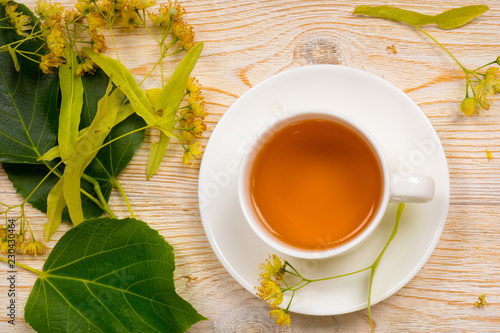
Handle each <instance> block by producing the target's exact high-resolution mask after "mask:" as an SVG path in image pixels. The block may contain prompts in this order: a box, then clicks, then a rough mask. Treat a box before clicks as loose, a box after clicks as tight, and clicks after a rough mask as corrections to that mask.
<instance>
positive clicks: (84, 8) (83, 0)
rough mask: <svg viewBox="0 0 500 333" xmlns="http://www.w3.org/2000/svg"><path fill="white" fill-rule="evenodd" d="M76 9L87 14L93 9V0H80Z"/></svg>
mask: <svg viewBox="0 0 500 333" xmlns="http://www.w3.org/2000/svg"><path fill="white" fill-rule="evenodd" d="M75 8H76V10H78V11H79V12H80V14H82V15H85V14H87V13H88V12H90V10H91V9H92V1H91V0H78V2H77V4H76V5H75Z"/></svg>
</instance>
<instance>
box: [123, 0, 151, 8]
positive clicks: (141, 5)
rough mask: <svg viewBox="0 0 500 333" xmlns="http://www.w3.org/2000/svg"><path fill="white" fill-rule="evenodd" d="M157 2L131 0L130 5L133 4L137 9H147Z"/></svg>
mask: <svg viewBox="0 0 500 333" xmlns="http://www.w3.org/2000/svg"><path fill="white" fill-rule="evenodd" d="M155 4H156V1H155V0H130V1H129V6H132V7H133V8H134V10H135V9H139V10H142V9H146V8H149V7H152V6H154V5H155Z"/></svg>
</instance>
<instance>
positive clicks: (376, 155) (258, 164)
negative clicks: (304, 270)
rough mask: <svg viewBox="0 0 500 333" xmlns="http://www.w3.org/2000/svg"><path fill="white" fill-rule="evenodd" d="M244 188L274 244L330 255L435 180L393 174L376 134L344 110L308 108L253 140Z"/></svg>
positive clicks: (245, 199) (246, 206)
mask: <svg viewBox="0 0 500 333" xmlns="http://www.w3.org/2000/svg"><path fill="white" fill-rule="evenodd" d="M238 196H239V201H240V205H241V208H242V211H243V214H244V215H245V218H246V220H247V222H248V223H249V225H250V227H251V228H252V230H253V231H254V232H255V233H256V234H257V235H258V236H259V237H260V238H261V239H262V240H263V241H264V242H265V243H267V244H268V245H270V246H271V247H273V248H274V249H275V250H277V251H279V252H282V253H284V254H288V255H291V256H294V257H299V258H306V259H307V258H310V259H312V258H326V257H331V256H335V255H339V254H341V253H344V252H346V251H348V250H350V249H352V248H353V247H355V246H357V245H358V244H360V243H361V242H362V241H363V240H364V239H366V238H367V237H368V236H369V235H370V234H371V233H372V232H373V231H374V230H375V228H376V227H377V225H378V224H379V223H380V221H381V220H382V217H383V215H384V214H385V211H386V209H387V205H388V204H389V202H401V201H405V202H427V201H430V200H432V198H433V196H434V181H433V179H432V178H430V177H428V176H424V175H416V176H412V177H402V176H400V175H397V174H395V175H390V173H389V170H388V166H387V161H386V159H385V157H384V155H383V153H382V150H381V149H380V147H379V145H378V144H377V142H376V141H375V139H374V138H373V136H372V135H371V134H370V133H369V132H368V131H367V130H366V129H364V128H363V127H362V126H360V125H359V124H357V123H356V122H355V121H353V120H351V119H349V118H348V117H346V116H345V115H342V114H338V113H334V112H331V111H325V110H308V111H300V112H295V113H291V114H287V115H285V116H283V117H280V118H277V119H275V120H274V121H272V122H271V123H270V124H269V125H267V126H266V127H265V128H263V129H262V130H261V131H260V132H259V133H258V134H257V135H256V137H255V138H254V139H253V140H252V141H251V143H250V144H249V146H248V147H247V149H246V151H245V153H244V155H243V158H242V161H241V165H240V170H239V174H238Z"/></svg>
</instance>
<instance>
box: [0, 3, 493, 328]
mask: <svg viewBox="0 0 500 333" xmlns="http://www.w3.org/2000/svg"><path fill="white" fill-rule="evenodd" d="M157 2H158V3H162V2H164V1H161V0H158V1H157ZM24 3H26V4H27V6H28V7H29V8H31V9H33V8H34V7H35V1H34V0H27V1H24ZM62 3H63V4H64V5H65V6H67V7H71V6H72V5H73V4H74V3H75V1H74V0H64V1H62ZM181 3H182V5H183V6H184V7H185V8H186V10H187V13H186V15H185V18H186V20H187V21H188V22H190V23H191V24H192V25H193V27H194V29H195V31H196V39H197V40H202V41H204V42H205V50H204V52H203V55H202V57H201V58H200V61H199V63H198V65H197V67H196V69H195V74H196V76H197V77H198V80H199V81H200V83H201V84H202V85H203V90H204V93H205V96H206V100H207V107H208V111H209V113H210V114H209V116H208V117H207V123H208V126H209V130H208V131H207V132H206V133H205V134H204V136H203V144H206V142H207V140H208V138H209V137H210V134H211V131H212V130H213V128H214V127H215V126H216V124H217V122H218V121H219V120H220V118H221V116H222V115H223V114H224V112H225V111H226V110H227V108H228V107H229V106H230V105H232V104H233V103H234V102H235V101H236V99H237V98H238V97H239V96H241V95H242V94H243V93H245V92H246V91H247V90H248V89H249V88H250V87H252V86H254V85H255V84H257V83H259V82H260V81H262V80H263V79H265V78H267V77H269V76H271V75H273V74H275V73H278V72H281V71H284V70H286V69H289V68H293V67H298V66H303V65H309V64H318V63H328V64H341V65H346V66H352V67H356V68H360V69H363V70H366V71H368V72H371V73H374V74H376V75H379V76H381V77H383V78H385V79H386V80H388V81H390V82H391V83H393V84H394V85H395V86H396V87H398V88H400V89H402V90H403V91H405V92H406V93H407V94H408V95H409V96H410V97H411V98H412V99H413V100H414V101H415V102H416V103H417V104H418V105H419V106H420V107H421V108H422V110H423V112H424V113H425V114H426V115H427V117H428V118H429V120H430V121H431V123H432V124H433V126H434V127H435V129H436V131H437V133H438V135H439V137H440V138H441V140H442V144H443V147H444V150H445V153H446V156H447V160H448V164H449V169H450V177H451V206H450V212H449V216H448V219H447V223H446V226H445V229H444V231H443V234H442V237H441V239H440V241H439V243H438V245H437V248H436V250H435V251H434V253H433V255H432V256H431V258H430V259H429V261H428V262H427V263H426V265H425V266H424V267H423V269H422V270H421V271H420V272H419V273H418V274H417V276H416V277H415V278H414V279H412V280H411V281H410V282H409V283H408V285H406V286H405V287H404V288H403V289H401V290H400V291H399V292H397V293H396V294H395V295H394V296H392V297H390V298H389V299H387V300H386V301H384V302H382V303H381V304H378V305H376V306H374V307H373V317H374V320H375V323H376V331H377V332H500V306H499V304H500V260H499V258H500V245H499V242H498V239H499V233H500V232H499V231H498V230H499V228H498V216H499V214H500V164H499V163H500V162H499V160H500V148H499V147H500V135H499V133H500V100H498V98H497V101H496V102H494V103H493V104H492V107H491V108H490V110H488V111H484V112H482V113H481V115H479V116H477V117H472V118H467V117H464V116H463V115H462V114H461V113H460V111H459V104H460V101H461V100H462V99H463V97H464V87H465V85H464V82H465V81H464V76H463V72H461V70H460V68H459V67H458V66H457V65H456V64H455V63H454V62H453V60H452V59H451V58H449V57H448V56H447V55H446V54H445V53H444V52H443V50H441V49H440V48H439V47H437V46H436V45H435V44H433V43H432V41H430V40H429V39H428V38H426V37H425V36H424V35H423V34H422V33H420V32H418V31H416V30H415V29H412V28H410V27H408V26H406V25H404V24H400V23H395V22H389V21H385V20H381V19H376V18H362V17H356V16H353V15H351V13H352V10H353V9H354V7H355V6H356V5H359V4H369V5H380V4H385V5H399V6H402V7H403V6H404V8H406V9H410V10H417V11H421V12H424V13H438V12H441V11H443V10H445V9H449V8H453V7H456V6H458V5H466V4H467V5H470V4H487V5H488V6H490V8H491V9H490V10H489V11H488V12H487V13H485V14H484V15H483V16H481V17H480V18H478V19H476V20H474V21H472V22H471V23H469V24H467V25H465V26H463V27H461V28H459V29H456V30H453V31H444V30H440V29H438V28H436V27H434V26H429V27H426V28H425V30H426V31H428V32H429V33H430V34H431V35H432V36H434V37H435V38H437V39H438V40H439V41H440V42H441V43H442V44H443V45H445V46H446V47H447V48H449V50H450V51H452V52H453V54H454V55H455V56H456V57H457V58H458V59H460V61H461V62H462V63H463V64H464V65H465V66H467V67H470V68H474V67H478V66H480V65H482V64H483V63H486V62H488V61H491V60H493V59H494V58H495V57H497V56H499V55H500V54H499V50H500V39H499V38H498V36H499V33H498V31H500V2H498V1H494V0H489V1H478V0H471V1H456V0H453V1H452V0H443V1H437V0H416V1H412V2H411V3H409V2H407V1H388V0H379V1H375V0H368V1H361V0H357V1H352V2H351V1H345V0H344V1H342V0H332V1H329V0H312V1H299V0H292V1H288V0H259V1H258V0H245V1H244V0H233V1H223V0H185V1H182V2H181ZM116 33H117V50H118V52H119V54H120V57H121V60H122V61H123V62H124V64H125V65H126V66H127V67H128V68H130V69H131V70H132V72H133V74H134V75H136V76H137V78H141V77H143V76H144V75H146V74H147V73H148V71H149V68H151V67H152V66H153V65H154V63H155V61H156V57H157V55H158V50H157V47H156V46H155V43H154V41H153V40H152V39H150V38H147V35H146V32H145V31H144V29H136V30H134V31H133V32H131V33H128V32H124V31H122V30H121V29H117V30H116ZM108 45H111V42H110V41H109V39H108ZM392 45H394V47H395V49H396V50H397V53H396V54H394V53H393V52H392V51H391V50H389V49H387V46H392ZM110 55H111V56H113V54H112V53H110ZM176 61H178V58H173V59H172V60H171V61H168V62H167V68H168V70H167V72H171V71H172V70H173V66H174V64H175V62H176ZM160 82H161V77H160V75H159V73H158V72H155V73H154V74H153V75H152V76H151V77H150V78H149V79H148V80H147V81H146V83H145V87H147V88H149V87H156V86H158V85H159V84H160ZM359 93H360V96H362V94H363V92H362V91H360V92H359ZM157 137H158V134H157V133H152V134H151V135H150V136H148V138H147V139H146V140H145V143H144V144H143V146H142V147H141V148H140V151H139V152H138V153H137V155H136V156H135V157H134V159H133V160H132V162H131V163H130V165H129V166H128V167H127V169H126V170H125V172H124V173H123V174H122V176H121V177H120V181H121V183H122V185H123V187H124V189H125V191H126V192H127V194H128V196H129V199H130V201H131V204H132V207H133V208H134V211H135V213H136V215H137V217H138V218H140V219H144V220H145V221H147V222H148V223H149V224H150V225H151V226H152V227H153V228H155V229H158V230H159V231H160V233H161V234H162V235H163V236H165V237H166V239H167V240H168V241H169V242H170V243H171V244H172V245H173V246H174V248H175V253H176V265H177V270H176V273H175V279H176V286H177V289H178V292H179V294H180V295H181V296H182V297H184V298H185V299H187V300H188V301H189V302H191V303H192V304H193V306H194V307H195V308H196V309H198V310H199V311H200V312H201V313H202V314H203V315H205V316H206V317H208V318H209V320H208V321H205V322H201V323H198V324H196V325H195V326H193V328H192V329H191V332H247V331H248V332H279V331H281V330H279V329H278V328H277V327H276V326H275V325H274V323H273V321H272V320H271V319H270V318H269V317H268V308H267V306H266V305H265V304H264V303H263V302H262V301H260V300H259V299H257V298H256V297H254V296H253V295H252V294H251V293H249V292H248V291H246V290H245V289H243V288H242V287H241V286H240V285H239V284H238V283H237V282H236V281H235V280H234V279H233V278H232V277H231V276H230V275H229V274H228V273H227V272H226V271H225V269H224V268H223V267H222V266H221V264H220V263H219V261H218V260H217V258H216V257H215V255H214V253H213V252H212V250H211V248H210V245H209V243H208V241H207V238H206V236H205V234H204V230H203V227H202V223H201V219H200V215H199V211H198V206H197V205H198V203H197V182H198V171H199V170H198V167H192V168H187V167H185V166H183V165H182V162H181V154H182V149H181V147H180V145H178V144H177V143H176V142H173V143H172V144H171V146H170V148H169V150H168V152H167V155H168V156H167V159H166V160H165V161H164V163H163V164H162V166H161V168H160V171H159V172H158V174H157V175H156V176H154V177H153V178H152V179H151V180H150V181H146V179H145V170H146V163H147V157H148V151H149V145H150V143H151V141H152V140H156V139H157ZM485 149H489V150H490V151H491V152H492V154H493V159H492V160H491V161H489V160H488V159H487V157H486V153H485ZM0 201H2V202H4V203H7V204H9V205H14V204H18V203H20V201H21V200H20V198H19V197H18V195H17V194H16V192H15V189H14V188H13V187H12V185H11V184H10V182H9V180H8V178H7V176H6V175H5V173H4V172H3V171H2V172H0ZM110 205H111V207H112V209H113V211H114V212H115V213H116V214H117V215H118V216H119V217H125V216H127V215H128V211H127V208H126V206H125V205H124V203H123V201H122V200H121V197H120V196H119V194H118V193H116V192H113V193H112V197H111V200H110ZM15 214H18V212H17V213H16V212H15V211H14V212H12V213H10V214H9V217H15V216H16V215H15ZM26 215H27V216H28V217H29V219H30V222H31V223H32V226H33V229H34V232H35V234H36V235H37V236H39V237H41V235H42V230H43V223H44V222H46V221H47V218H46V217H45V216H44V215H43V214H42V213H40V212H38V211H36V210H35V209H33V208H32V207H27V210H26ZM68 229H69V226H68V225H66V224H64V225H63V227H62V228H61V229H60V230H59V231H58V232H57V233H56V235H55V236H54V240H53V241H51V242H50V243H48V244H47V245H48V248H49V251H48V252H49V253H50V249H51V248H52V247H53V246H54V244H55V243H56V240H57V239H59V238H60V237H61V236H62V235H63V233H64V232H65V231H67V230H68ZM46 257H47V254H46V255H43V256H38V257H29V256H24V255H19V256H18V260H19V261H20V262H23V263H26V264H28V265H30V266H33V267H34V268H37V269H41V268H42V266H43V263H44V261H45V258H46ZM256 269H257V268H256ZM17 278H18V280H17V286H16V288H17V293H16V302H17V304H19V307H18V308H17V310H16V315H17V318H16V326H15V327H12V326H11V325H9V324H8V323H7V317H6V316H5V314H4V312H5V308H6V306H7V301H8V298H7V296H6V295H7V284H6V282H5V281H6V272H5V266H2V267H1V268H0V281H1V282H0V308H1V309H4V311H2V313H0V331H2V332H32V329H31V328H30V327H29V326H28V325H27V324H26V323H24V320H23V316H24V313H23V308H22V306H21V305H22V304H25V303H26V300H27V297H28V295H29V292H30V290H31V287H32V285H33V283H34V281H35V276H33V274H31V273H29V272H26V271H21V270H19V271H18V273H17ZM482 293H486V294H488V297H487V300H488V302H489V304H488V305H487V306H485V307H484V308H481V309H478V308H475V307H474V306H473V303H474V301H475V300H476V299H477V297H478V296H479V295H480V294H482ZM368 330H369V326H368V319H367V311H366V310H362V311H358V312H355V313H351V314H346V315H341V316H326V317H314V316H305V315H298V314H292V326H291V328H290V329H289V330H284V331H293V332H366V331H368Z"/></svg>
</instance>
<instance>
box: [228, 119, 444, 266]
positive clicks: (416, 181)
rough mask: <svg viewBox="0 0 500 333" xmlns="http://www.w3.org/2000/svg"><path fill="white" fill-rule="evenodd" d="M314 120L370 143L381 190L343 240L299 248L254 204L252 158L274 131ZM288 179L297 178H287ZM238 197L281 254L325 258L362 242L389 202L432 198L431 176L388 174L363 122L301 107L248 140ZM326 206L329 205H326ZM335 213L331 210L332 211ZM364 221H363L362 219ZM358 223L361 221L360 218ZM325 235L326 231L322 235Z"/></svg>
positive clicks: (248, 216) (263, 235)
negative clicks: (367, 215) (357, 227)
mask: <svg viewBox="0 0 500 333" xmlns="http://www.w3.org/2000/svg"><path fill="white" fill-rule="evenodd" d="M309 120H315V121H326V122H333V123H336V124H339V125H342V126H343V127H345V128H347V129H349V130H352V131H353V132H354V133H356V134H357V135H358V136H359V137H361V138H362V139H363V141H364V142H365V143H366V144H367V145H368V146H369V148H370V150H371V151H372V152H373V154H374V156H375V159H376V161H377V162H378V166H379V170H380V175H381V178H380V179H381V191H380V192H381V193H380V199H379V200H378V201H377V202H378V207H376V208H375V209H374V211H373V213H372V215H371V218H370V220H369V221H368V222H367V223H365V224H366V225H364V226H363V228H362V229H361V228H360V230H361V231H359V233H357V234H355V235H354V236H353V237H352V238H349V239H348V240H347V241H345V242H340V243H339V244H338V245H335V246H333V247H332V246H327V247H323V246H322V244H320V243H318V244H317V246H316V247H315V248H302V247H297V246H294V245H291V244H290V242H287V241H286V239H285V240H283V239H280V238H279V237H277V236H276V235H275V234H274V233H273V232H271V230H270V229H269V228H268V227H266V223H267V222H266V221H263V220H265V219H266V217H265V216H264V215H263V214H262V212H261V211H260V210H259V208H258V207H256V205H255V204H254V198H253V194H252V186H253V184H251V182H252V181H253V179H252V177H253V176H252V169H253V168H254V164H255V160H256V158H257V156H258V155H259V152H261V150H262V148H263V147H264V146H265V145H266V143H268V142H269V140H270V139H272V137H273V135H274V134H276V133H279V132H280V130H283V129H286V128H287V127H288V126H291V125H293V124H297V123H299V122H304V121H309ZM289 181H290V182H294V181H296V180H294V179H290V180H289ZM238 197H239V202H240V205H241V208H242V211H243V214H244V216H245V218H246V220H247V222H248V224H249V225H250V227H251V228H252V230H253V231H254V232H255V233H256V234H257V236H258V237H259V238H260V239H261V240H262V241H264V242H265V243H266V244H268V245H269V246H270V247H272V248H273V249H275V250H276V251H279V252H281V253H283V254H286V255H290V256H293V257H298V258H304V259H320V258H328V257H332V256H336V255H340V254H342V253H345V252H346V251H348V250H350V249H352V248H354V247H355V246H357V245H359V244H360V243H361V242H363V241H364V240H365V239H366V238H367V237H368V236H369V235H370V234H371V233H372V232H373V231H374V230H375V229H376V228H377V226H378V224H379V223H380V221H381V220H382V217H383V216H384V214H385V212H386V209H387V206H388V204H389V203H390V202H415V203H423V202H428V201H431V200H432V199H433V197H434V180H433V179H432V178H431V177H428V176H424V175H413V176H410V177H403V176H401V175H398V174H390V173H389V168H388V165H387V160H386V158H385V157H384V154H383V152H382V150H381V149H380V147H379V145H378V143H377V142H376V140H375V139H374V138H373V136H372V135H371V134H370V133H369V132H368V131H367V130H366V129H364V128H363V127H362V126H360V125H359V124H358V123H356V122H355V121H353V120H351V119H349V117H347V116H345V115H342V114H339V113H335V112H332V111H329V110H304V111H298V112H294V113H289V114H286V115H284V116H282V117H279V118H277V119H275V120H273V121H272V122H271V123H269V124H268V125H267V126H265V127H264V128H263V129H262V130H261V131H260V132H259V133H258V134H257V135H256V136H255V137H254V138H253V140H252V141H251V142H250V144H249V145H248V147H247V149H246V150H245V153H244V154H243V158H242V160H241V164H240V170H239V174H238ZM325 209H328V207H325ZM332 213H333V214H334V212H332ZM365 222H366V221H365ZM359 223H360V225H361V223H362V221H360V222H359ZM324 236H325V237H328V235H324Z"/></svg>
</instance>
